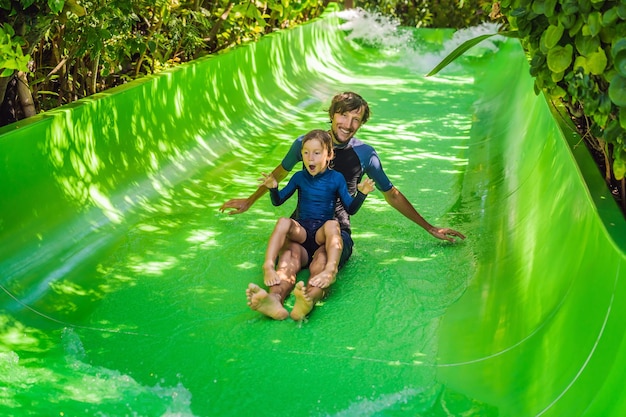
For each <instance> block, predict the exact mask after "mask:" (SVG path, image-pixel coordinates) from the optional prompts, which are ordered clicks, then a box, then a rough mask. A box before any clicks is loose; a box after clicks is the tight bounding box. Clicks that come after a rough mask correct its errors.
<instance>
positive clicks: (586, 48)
mask: <svg viewBox="0 0 626 417" xmlns="http://www.w3.org/2000/svg"><path fill="white" fill-rule="evenodd" d="M574 43H575V44H576V50H577V51H578V52H579V53H580V54H581V55H585V56H587V55H589V54H590V53H592V52H595V51H597V50H598V48H599V47H600V38H599V37H597V36H584V35H583V34H582V33H579V34H578V35H576V39H575V41H574Z"/></svg>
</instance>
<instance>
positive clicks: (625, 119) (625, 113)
mask: <svg viewBox="0 0 626 417" xmlns="http://www.w3.org/2000/svg"><path fill="white" fill-rule="evenodd" d="M619 125H620V126H621V127H622V129H626V107H620V108H619Z"/></svg>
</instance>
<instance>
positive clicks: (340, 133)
mask: <svg viewBox="0 0 626 417" xmlns="http://www.w3.org/2000/svg"><path fill="white" fill-rule="evenodd" d="M364 111H365V109H363V107H360V108H358V109H355V110H352V111H349V112H345V113H335V114H334V115H333V119H332V120H331V125H330V130H331V132H332V133H333V143H334V144H336V145H342V144H344V143H347V142H348V141H349V140H350V139H352V137H353V136H354V135H355V134H356V132H357V130H359V128H360V127H361V120H363V112H364Z"/></svg>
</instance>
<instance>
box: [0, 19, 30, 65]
mask: <svg viewBox="0 0 626 417" xmlns="http://www.w3.org/2000/svg"><path fill="white" fill-rule="evenodd" d="M22 45H24V40H23V39H22V38H21V37H19V36H16V35H15V31H14V30H13V28H12V27H11V26H10V25H8V24H4V25H2V26H0V77H9V76H11V75H12V74H13V72H14V71H23V72H28V61H30V55H28V54H26V55H24V52H23V51H22Z"/></svg>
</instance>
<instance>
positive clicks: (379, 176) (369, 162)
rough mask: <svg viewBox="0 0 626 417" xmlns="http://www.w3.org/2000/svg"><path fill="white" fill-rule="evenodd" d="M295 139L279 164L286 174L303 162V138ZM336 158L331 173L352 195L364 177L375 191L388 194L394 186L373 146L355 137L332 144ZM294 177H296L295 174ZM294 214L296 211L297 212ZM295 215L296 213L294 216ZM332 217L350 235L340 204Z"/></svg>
mask: <svg viewBox="0 0 626 417" xmlns="http://www.w3.org/2000/svg"><path fill="white" fill-rule="evenodd" d="M303 137H304V136H301V137H299V138H298V139H296V140H295V141H294V142H293V144H292V145H291V148H290V149H289V152H287V155H286V156H285V158H284V159H283V161H282V163H281V165H282V167H283V168H284V169H285V170H286V171H291V170H292V169H293V167H294V166H295V165H296V164H297V163H298V162H300V161H302V138H303ZM334 149H335V159H333V165H332V167H333V171H337V172H339V173H341V174H342V175H343V176H344V178H345V180H346V183H347V184H348V192H349V193H350V194H353V195H354V193H355V192H356V190H357V185H358V183H359V182H360V181H361V178H363V175H364V174H367V176H368V177H370V178H371V179H372V180H374V183H375V184H376V188H377V189H379V190H380V191H382V192H385V191H389V190H391V188H392V187H393V184H392V183H391V181H390V180H389V178H387V174H385V171H384V170H383V166H382V164H381V163H380V159H379V158H378V154H376V151H375V150H374V148H373V147H371V146H370V145H367V144H365V143H363V142H361V141H360V140H359V139H357V138H354V137H353V138H352V139H350V140H349V141H348V143H346V144H345V145H342V146H341V147H338V146H336V145H335V148H334ZM294 175H295V174H294ZM296 213H297V209H296ZM295 216H297V214H295ZM335 218H336V219H337V220H338V221H339V225H340V226H341V229H342V230H346V231H348V232H350V216H349V213H347V212H346V210H345V208H344V206H343V204H341V201H338V202H337V205H336V206H335Z"/></svg>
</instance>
